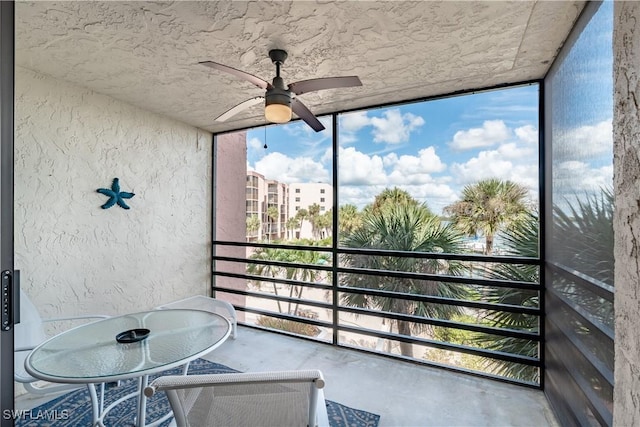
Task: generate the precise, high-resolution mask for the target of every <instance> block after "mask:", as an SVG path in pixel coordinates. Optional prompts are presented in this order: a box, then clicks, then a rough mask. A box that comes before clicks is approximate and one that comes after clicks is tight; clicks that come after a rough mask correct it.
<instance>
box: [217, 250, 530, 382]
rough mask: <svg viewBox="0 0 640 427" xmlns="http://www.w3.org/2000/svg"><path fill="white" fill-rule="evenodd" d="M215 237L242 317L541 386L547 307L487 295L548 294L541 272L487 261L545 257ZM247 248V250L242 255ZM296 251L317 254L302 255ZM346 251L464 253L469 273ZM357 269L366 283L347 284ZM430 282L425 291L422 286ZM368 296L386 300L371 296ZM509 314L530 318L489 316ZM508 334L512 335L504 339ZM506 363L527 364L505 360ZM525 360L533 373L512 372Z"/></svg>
mask: <svg viewBox="0 0 640 427" xmlns="http://www.w3.org/2000/svg"><path fill="white" fill-rule="evenodd" d="M214 245H215V246H214V248H215V249H214V255H213V263H214V264H213V276H214V281H213V283H214V289H213V291H214V293H215V295H216V298H222V299H225V297H226V298H227V299H228V300H230V301H232V302H233V303H234V305H235V307H236V309H237V310H238V311H239V312H240V313H242V314H243V316H241V318H242V317H244V320H242V321H241V323H242V324H245V325H248V326H252V327H258V328H265V329H269V330H273V331H276V332H280V333H286V334H292V335H295V336H298V337H301V338H306V339H313V340H317V341H321V342H326V343H330V344H333V345H337V346H344V347H349V348H355V349H358V350H363V351H368V352H374V353H377V354H381V355H384V356H389V357H396V358H399V359H404V360H411V361H413V362H417V363H424V364H428V365H434V366H438V367H444V368H447V369H451V370H456V371H461V372H465V373H471V374H475V375H480V376H485V377H490V378H495V379H499V380H503V381H507V382H514V383H518V384H523V385H528V386H533V387H539V377H540V370H541V357H540V353H541V351H542V349H541V346H540V342H541V337H540V322H541V317H542V309H541V307H540V306H539V304H538V305H533V306H531V305H528V306H526V305H520V304H513V303H510V302H502V303H500V302H498V303H496V302H495V301H493V302H492V301H491V300H487V299H486V298H484V296H485V295H486V293H487V290H492V291H495V290H502V291H505V292H507V293H511V294H515V293H520V292H524V293H528V294H531V295H534V296H535V299H536V300H537V301H539V295H540V291H541V286H540V283H539V280H538V281H535V282H527V281H516V280H502V279H496V278H492V277H490V276H489V275H487V274H486V271H488V270H487V266H491V265H498V264H512V265H522V266H535V267H536V268H538V269H539V268H540V260H539V259H537V258H524V257H522V258H521V257H505V256H483V255H470V254H469V255H464V254H435V253H416V252H404V251H387V250H362V249H355V248H341V247H338V248H332V247H321V246H300V245H286V244H265V243H248V242H228V241H216V242H214ZM240 251H244V252H243V254H242V255H241V254H240ZM256 254H257V255H256ZM292 254H297V255H298V258H301V257H302V258H304V257H306V258H309V259H314V260H315V261H316V262H314V263H309V262H296V257H295V256H293V255H292ZM301 254H302V255H301ZM344 256H365V257H398V258H412V259H420V260H425V261H426V260H437V261H438V262H441V263H447V262H455V263H458V265H462V266H464V267H465V269H464V271H465V272H466V273H467V274H468V275H459V274H449V273H447V272H446V271H442V272H433V271H431V272H416V271H396V270H388V269H372V268H367V269H364V268H353V267H350V266H349V265H347V264H346V262H345V259H344V258H343V257H344ZM319 260H322V262H319ZM354 277H356V278H357V280H358V281H360V282H362V283H363V284H364V286H362V283H361V284H360V285H358V286H348V285H347V284H345V283H351V282H353V278H354ZM370 277H376V278H377V279H380V278H382V279H384V280H387V279H388V280H389V281H394V283H398V284H400V285H402V284H404V283H411V284H412V289H411V291H409V292H407V291H406V290H405V291H403V290H402V289H401V288H402V286H399V288H400V289H393V288H370V287H366V283H367V281H368V278H370ZM537 277H539V274H538V275H537ZM347 278H349V279H350V280H346V279H347ZM421 285H424V292H420V291H417V290H416V289H419V288H421ZM438 286H446V287H448V288H450V289H455V290H460V289H464V290H465V292H466V294H465V295H467V296H466V297H464V298H460V297H455V296H451V295H441V294H438V293H437V292H434V289H436V288H437V287H438ZM364 300H367V301H377V303H375V304H370V303H367V302H362V301H364ZM238 301H241V302H238ZM418 308H428V309H431V310H432V311H434V310H435V312H438V310H440V311H443V312H447V310H449V311H452V310H453V311H455V312H456V313H458V315H457V316H456V317H454V318H447V317H446V316H444V317H441V316H436V315H434V314H433V313H431V312H430V313H431V314H423V313H421V312H420V310H419V309H418ZM501 316H502V317H508V316H516V317H518V318H520V319H526V322H524V323H522V324H514V325H506V326H505V324H498V323H496V322H493V323H492V322H490V321H488V319H492V318H497V317H498V318H499V317H501ZM461 337H462V339H461ZM502 342H508V343H510V344H511V345H510V346H508V345H506V344H505V345H504V347H500V345H495V344H496V343H498V344H500V343H502ZM514 344H515V345H514ZM522 347H524V348H528V349H529V350H528V352H526V353H523V352H521V351H518V350H517V348H522ZM532 350H533V351H532ZM506 365H510V366H516V367H521V368H522V369H520V370H519V369H516V370H515V371H509V370H505V369H501V368H504V367H505V366H506ZM526 369H528V372H529V374H528V375H526V376H522V375H520V376H518V375H513V374H509V372H524V370H526ZM505 372H506V373H505ZM531 372H535V374H533V375H532V374H531Z"/></svg>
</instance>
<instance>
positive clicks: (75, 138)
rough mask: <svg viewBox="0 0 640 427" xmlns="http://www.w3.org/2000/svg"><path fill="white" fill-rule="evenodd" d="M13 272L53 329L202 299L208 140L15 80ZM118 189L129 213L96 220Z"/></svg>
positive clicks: (19, 75) (22, 77) (39, 82)
mask: <svg viewBox="0 0 640 427" xmlns="http://www.w3.org/2000/svg"><path fill="white" fill-rule="evenodd" d="M15 117H16V120H15V122H16V132H15V145H16V147H15V152H16V155H15V182H16V188H15V236H16V238H15V252H16V261H15V266H16V268H17V269H20V270H21V272H22V288H23V289H24V290H25V291H26V292H27V293H28V294H29V295H30V296H31V298H32V300H33V301H34V303H35V304H36V306H37V307H39V308H40V310H41V311H42V312H43V314H44V315H45V316H47V317H51V316H57V315H61V314H76V313H85V312H94V313H95V312H99V313H106V314H117V313H126V312H133V311H140V310H144V309H149V308H151V307H153V306H155V305H158V304H160V303H165V302H169V301H171V300H174V299H178V298H182V297H185V296H189V295H195V294H207V293H208V290H209V286H210V271H211V261H210V259H211V258H210V257H211V249H210V241H211V194H212V192H211V172H212V171H211V169H212V144H211V140H212V137H211V134H210V133H208V132H206V131H202V130H199V129H196V128H193V127H191V126H188V125H185V124H182V123H179V122H176V121H174V120H170V119H167V118H164V117H162V116H160V115H156V114H153V113H150V112H147V111H144V110H141V109H139V108H136V107H132V106H130V105H128V104H125V103H122V102H120V101H117V100H114V99H113V98H110V97H108V96H104V95H101V94H98V93H95V92H92V91H90V90H87V89H84V88H81V87H79V86H74V85H72V84H69V83H66V82H63V81H60V80H55V79H52V78H50V77H47V76H44V75H41V74H36V73H34V72H32V71H30V70H27V69H24V68H17V70H16V103H15ZM114 177H118V178H120V184H121V188H122V190H123V191H130V192H134V193H135V194H136V195H135V196H134V197H133V198H132V199H130V200H129V201H128V204H129V206H130V207H131V209H130V210H124V209H122V208H120V207H119V206H117V205H116V206H114V207H112V208H110V209H104V210H103V209H101V208H100V205H102V204H103V203H104V202H105V201H106V200H107V198H106V197H105V196H103V195H101V194H99V193H97V192H96V189H97V188H101V187H103V188H110V186H111V182H112V179H113V178H114Z"/></svg>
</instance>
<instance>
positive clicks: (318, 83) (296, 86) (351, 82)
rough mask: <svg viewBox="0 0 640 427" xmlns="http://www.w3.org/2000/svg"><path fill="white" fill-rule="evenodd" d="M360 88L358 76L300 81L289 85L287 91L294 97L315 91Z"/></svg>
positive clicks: (360, 83)
mask: <svg viewBox="0 0 640 427" xmlns="http://www.w3.org/2000/svg"><path fill="white" fill-rule="evenodd" d="M353 86H362V82H361V81H360V79H359V78H358V76H345V77H324V78H320V79H310V80H301V81H299V82H295V83H291V84H290V85H289V90H290V91H291V92H293V93H295V94H296V95H302V94H303V93H307V92H313V91H316V90H324V89H335V88H339V87H353Z"/></svg>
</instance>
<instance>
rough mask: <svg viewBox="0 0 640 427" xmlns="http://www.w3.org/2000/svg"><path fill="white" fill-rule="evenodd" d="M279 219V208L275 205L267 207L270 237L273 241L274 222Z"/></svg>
mask: <svg viewBox="0 0 640 427" xmlns="http://www.w3.org/2000/svg"><path fill="white" fill-rule="evenodd" d="M277 219H278V208H277V207H275V206H269V207H268V208H267V221H268V223H269V233H268V239H269V241H271V233H272V230H273V223H274V221H276V220H277Z"/></svg>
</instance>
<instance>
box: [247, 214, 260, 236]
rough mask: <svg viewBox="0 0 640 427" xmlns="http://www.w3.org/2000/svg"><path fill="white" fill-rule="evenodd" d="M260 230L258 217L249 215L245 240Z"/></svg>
mask: <svg viewBox="0 0 640 427" xmlns="http://www.w3.org/2000/svg"><path fill="white" fill-rule="evenodd" d="M259 228H260V218H258V215H255V214H254V215H251V216H248V217H247V240H250V238H251V237H253V236H254V235H255V232H256V231H258V229H259Z"/></svg>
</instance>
